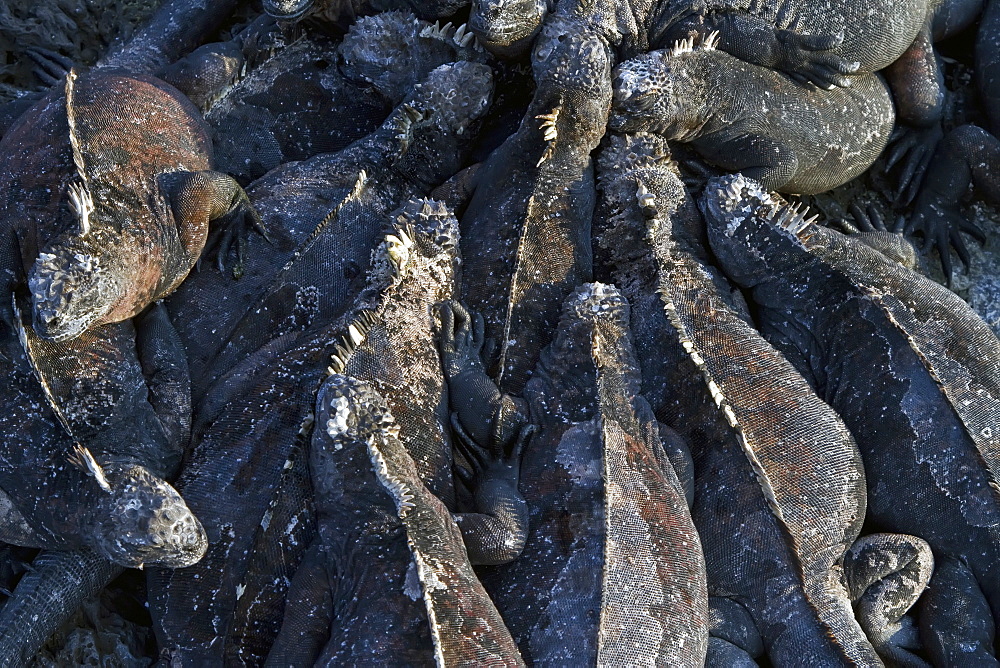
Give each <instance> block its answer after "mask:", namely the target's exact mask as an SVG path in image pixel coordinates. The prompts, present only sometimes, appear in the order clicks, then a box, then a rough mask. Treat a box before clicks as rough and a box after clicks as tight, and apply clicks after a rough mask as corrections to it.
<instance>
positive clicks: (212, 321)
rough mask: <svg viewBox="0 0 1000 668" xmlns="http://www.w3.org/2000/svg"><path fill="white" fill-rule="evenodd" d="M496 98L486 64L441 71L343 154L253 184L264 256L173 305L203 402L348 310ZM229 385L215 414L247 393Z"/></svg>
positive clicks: (208, 278) (186, 292) (192, 286)
mask: <svg viewBox="0 0 1000 668" xmlns="http://www.w3.org/2000/svg"><path fill="white" fill-rule="evenodd" d="M454 91H459V92H460V94H457V95H456V94H454ZM491 92H492V76H491V73H490V70H489V68H488V67H486V66H485V65H481V64H478V63H469V62H458V63H454V64H451V65H442V66H440V67H438V68H436V69H435V70H434V71H433V72H432V73H431V75H429V77H428V78H427V80H426V81H425V82H423V83H422V84H420V85H418V86H416V87H415V88H414V90H413V92H412V94H411V96H410V97H409V99H408V101H407V102H406V103H404V104H403V105H401V106H400V107H398V108H397V109H396V110H395V111H394V112H393V114H392V115H391V116H390V117H389V118H388V119H387V120H386V121H385V123H383V125H382V126H381V127H380V128H379V129H378V130H377V131H376V132H374V133H372V134H371V135H369V136H367V137H365V138H364V139H361V140H358V141H356V142H355V143H354V144H352V145H351V146H350V147H348V148H346V149H344V150H343V151H341V152H339V153H333V154H325V155H319V156H315V157H313V158H311V159H309V160H307V161H304V162H299V163H293V164H289V165H284V166H282V167H280V168H278V169H277V170H274V171H273V172H271V173H270V174H268V175H267V176H266V177H264V178H262V179H261V180H259V181H258V182H257V183H255V184H254V186H253V187H252V188H251V189H250V195H251V197H252V200H253V202H254V206H255V207H256V208H257V209H258V210H260V211H261V212H262V214H263V217H264V220H265V224H266V226H267V227H268V228H269V229H270V232H269V234H270V236H271V239H272V243H270V244H265V243H264V240H263V239H257V238H255V237H254V238H251V239H250V240H249V244H250V245H249V248H248V252H250V253H253V254H254V256H255V257H257V258H258V259H259V261H258V262H255V263H254V264H253V265H251V266H250V267H248V272H247V274H245V275H244V276H243V277H242V278H241V279H239V280H235V279H233V278H231V277H229V276H226V275H223V274H220V273H216V272H200V273H198V274H195V275H193V276H191V277H190V279H189V280H188V281H186V282H185V283H184V284H183V285H182V286H181V288H180V289H179V290H178V292H177V294H176V295H175V296H174V297H172V298H171V300H170V309H171V312H172V315H173V317H174V320H175V321H176V322H177V323H178V327H179V331H180V333H181V338H182V339H183V340H184V342H185V344H186V346H187V349H188V352H189V354H190V355H191V368H192V369H195V370H200V373H199V372H198V371H196V372H195V374H194V377H193V379H192V380H193V396H194V401H195V405H196V406H199V405H200V404H201V402H202V399H203V398H204V397H205V396H206V393H207V392H208V390H209V388H211V387H212V386H213V384H216V382H217V381H218V380H219V379H220V378H225V377H226V374H227V373H230V372H231V371H232V369H233V368H234V367H236V366H237V365H239V364H245V363H246V360H247V358H248V357H249V356H250V355H251V354H252V353H254V352H255V351H256V350H258V349H259V348H260V347H261V346H263V345H265V344H266V343H267V342H268V341H270V340H272V339H275V338H278V337H280V336H282V335H285V334H288V333H290V332H299V331H303V330H304V329H306V328H307V327H309V326H310V325H312V324H313V323H316V322H324V321H325V322H328V321H329V320H328V319H329V318H330V317H332V316H336V315H339V314H340V313H342V312H343V311H344V309H345V308H346V306H347V305H348V304H349V303H350V301H351V300H352V299H353V297H354V296H355V295H356V294H357V293H358V291H359V290H360V288H361V287H362V286H363V284H364V280H365V276H366V274H367V270H368V267H369V264H370V259H371V251H372V249H374V248H375V246H376V245H378V242H379V240H380V236H381V233H382V231H383V228H382V226H383V225H384V223H385V220H386V218H387V216H388V215H389V214H390V213H391V212H392V211H393V210H394V209H395V208H396V207H398V206H400V205H401V204H402V203H403V202H405V201H406V200H407V199H409V198H411V197H419V196H423V195H426V194H427V193H429V192H430V191H431V189H432V188H433V187H435V186H437V185H439V184H440V183H441V182H443V181H444V180H445V179H447V178H448V177H449V176H451V175H452V174H453V173H454V172H455V171H457V170H458V169H459V168H460V167H461V164H462V159H463V157H464V155H465V151H466V150H467V144H468V141H467V137H468V134H470V133H471V132H472V130H473V126H474V125H475V123H476V121H477V120H478V119H479V118H481V117H482V116H483V115H484V114H485V113H486V110H487V109H488V108H489V102H490V96H491ZM362 173H363V174H364V177H363V178H362ZM324 319H326V320H324ZM262 359H265V358H262ZM242 373H243V375H244V376H246V375H247V374H246V373H245V372H242ZM226 383H228V384H229V386H228V389H227V388H225V387H223V386H224V385H225V383H223V384H221V385H219V393H217V394H216V396H215V399H213V401H214V402H215V408H218V407H219V406H220V405H222V404H224V403H225V401H226V400H227V399H226V398H225V397H226V395H225V392H227V391H228V392H229V393H230V396H235V395H238V394H239V393H240V392H241V391H242V390H241V387H242V385H241V380H240V377H239V376H236V377H232V376H230V377H229V378H228V380H227V381H226ZM219 402H221V403H219ZM213 410H214V409H212V408H210V407H207V406H201V407H200V408H199V412H200V413H201V418H200V419H201V421H202V422H204V423H208V422H210V421H211V419H212V414H213V413H212V411H213Z"/></svg>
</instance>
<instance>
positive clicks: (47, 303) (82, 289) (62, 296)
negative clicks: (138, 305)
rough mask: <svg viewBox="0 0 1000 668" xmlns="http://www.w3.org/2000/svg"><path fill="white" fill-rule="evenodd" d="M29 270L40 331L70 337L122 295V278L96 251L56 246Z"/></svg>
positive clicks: (52, 337) (57, 337) (44, 335)
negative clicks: (120, 279) (120, 278)
mask: <svg viewBox="0 0 1000 668" xmlns="http://www.w3.org/2000/svg"><path fill="white" fill-rule="evenodd" d="M50 250H51V252H42V253H40V254H39V256H38V259H37V260H35V264H34V265H33V266H32V267H31V270H30V271H29V273H28V289H29V290H30V291H31V309H32V322H33V326H34V329H35V331H36V332H38V335H39V336H41V337H42V338H44V339H48V340H50V341H67V340H69V339H72V338H75V337H77V336H79V335H80V334H82V333H83V332H84V331H85V330H86V329H87V328H89V327H90V326H91V325H93V324H94V323H96V322H97V321H98V320H99V319H100V318H102V317H103V316H104V315H106V314H107V313H108V312H109V311H110V310H111V307H112V305H113V304H114V303H115V302H116V301H117V299H118V297H120V289H119V284H118V281H117V280H116V279H115V277H114V276H112V275H111V272H109V271H107V267H105V266H104V264H103V263H102V261H101V258H100V257H98V256H97V255H95V254H92V253H88V252H86V251H85V250H77V249H71V248H62V247H55V246H54V247H52V248H51V249H50Z"/></svg>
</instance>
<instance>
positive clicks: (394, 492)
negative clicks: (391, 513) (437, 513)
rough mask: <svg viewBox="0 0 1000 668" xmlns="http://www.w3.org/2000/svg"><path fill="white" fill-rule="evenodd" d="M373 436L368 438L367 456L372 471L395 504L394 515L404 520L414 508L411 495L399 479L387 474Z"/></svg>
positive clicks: (386, 466) (387, 471)
mask: <svg viewBox="0 0 1000 668" xmlns="http://www.w3.org/2000/svg"><path fill="white" fill-rule="evenodd" d="M375 442H376V439H375V437H374V436H372V437H369V438H368V456H369V457H370V458H371V460H372V469H373V470H374V471H375V476H376V477H377V478H378V480H379V482H380V483H382V486H383V487H385V489H386V491H388V492H389V496H391V497H392V500H393V501H394V502H395V503H396V514H397V515H399V519H401V520H402V519H405V518H406V514H407V513H408V512H409V511H410V508H414V507H416V506H415V505H414V503H413V493H412V492H411V491H410V488H409V487H407V486H406V483H405V482H403V481H402V480H401V479H400V478H398V477H396V476H394V475H392V474H391V473H389V465H388V463H387V462H386V461H385V457H383V456H382V452H381V451H380V450H379V449H378V447H377V446H376V444H375Z"/></svg>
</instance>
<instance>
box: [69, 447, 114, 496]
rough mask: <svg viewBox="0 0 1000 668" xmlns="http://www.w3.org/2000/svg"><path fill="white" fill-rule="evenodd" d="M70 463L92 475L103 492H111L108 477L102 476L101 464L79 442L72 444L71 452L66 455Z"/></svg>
mask: <svg viewBox="0 0 1000 668" xmlns="http://www.w3.org/2000/svg"><path fill="white" fill-rule="evenodd" d="M67 458H68V459H69V461H70V463H71V464H73V465H74V466H76V467H78V468H79V469H80V470H81V471H83V472H84V473H86V474H87V475H90V476H93V478H94V480H96V481H97V484H98V485H100V486H101V489H103V490H104V491H105V492H108V493H110V492H111V485H110V484H109V483H108V479H107V478H106V477H105V476H104V469H102V468H101V465H100V464H98V463H97V460H96V459H94V455H92V454H90V450H88V449H87V448H85V447H83V446H82V445H80V444H79V443H74V444H73V452H72V453H71V454H69V455H68V457H67Z"/></svg>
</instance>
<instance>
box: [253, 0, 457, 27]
mask: <svg viewBox="0 0 1000 668" xmlns="http://www.w3.org/2000/svg"><path fill="white" fill-rule="evenodd" d="M261 4H262V5H263V7H264V11H265V12H267V13H268V14H270V15H271V16H273V17H274V18H276V19H282V20H285V21H302V20H304V19H314V20H318V21H324V22H330V23H333V22H336V21H338V20H340V19H341V18H342V17H353V16H356V15H357V14H360V13H362V12H364V13H369V12H370V13H378V12H387V11H399V10H402V11H411V12H413V13H415V14H416V15H417V16H419V17H420V18H422V19H426V20H429V21H434V20H436V19H440V18H444V17H446V16H451V15H452V14H454V13H455V12H456V11H458V10H459V9H461V8H462V7H464V6H465V5H467V4H468V0H263V2H262V3H261Z"/></svg>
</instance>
